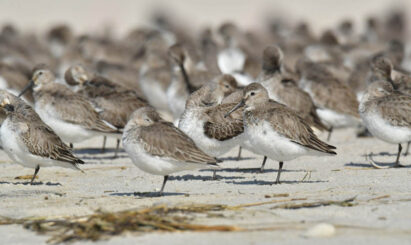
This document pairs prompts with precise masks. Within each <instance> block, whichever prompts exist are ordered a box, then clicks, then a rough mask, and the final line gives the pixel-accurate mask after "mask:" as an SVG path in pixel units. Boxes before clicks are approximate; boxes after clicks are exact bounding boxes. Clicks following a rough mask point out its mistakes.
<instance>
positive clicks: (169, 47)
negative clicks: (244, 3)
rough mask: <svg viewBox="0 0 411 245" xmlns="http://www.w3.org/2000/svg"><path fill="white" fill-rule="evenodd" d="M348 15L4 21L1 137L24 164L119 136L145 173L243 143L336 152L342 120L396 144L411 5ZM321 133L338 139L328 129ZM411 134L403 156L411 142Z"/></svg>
mask: <svg viewBox="0 0 411 245" xmlns="http://www.w3.org/2000/svg"><path fill="white" fill-rule="evenodd" d="M361 25H362V26H361V27H360V25H358V26H355V25H354V22H353V21H351V20H350V19H346V20H343V21H341V22H340V23H339V24H338V25H337V26H330V27H329V28H328V29H326V30H324V31H322V32H321V33H319V34H314V32H313V31H312V27H311V25H310V23H309V22H295V21H292V20H288V19H280V18H273V19H271V20H268V21H267V22H266V23H264V26H265V28H264V29H262V30H257V29H255V30H246V29H244V28H241V27H240V26H237V25H236V24H235V23H233V22H224V23H221V25H219V26H217V27H213V28H212V27H207V28H201V29H198V30H196V31H191V30H190V29H189V28H187V27H186V26H185V25H184V24H182V23H176V22H174V21H173V18H170V17H168V16H161V15H159V16H156V17H155V18H153V22H152V26H151V27H136V28H134V29H132V30H130V31H129V32H128V33H127V34H126V35H125V36H123V37H118V36H114V35H112V34H111V32H109V31H108V32H104V33H94V34H90V33H87V34H81V35H80V34H76V33H75V32H74V31H73V30H72V28H71V27H70V26H69V25H66V24H62V25H56V26H53V27H51V28H50V29H49V30H47V31H45V32H42V33H32V32H23V31H20V30H19V29H18V28H17V27H16V26H14V25H13V24H12V23H10V24H4V25H3V27H2V29H1V33H0V89H1V90H0V108H1V110H0V119H1V128H0V143H1V146H2V150H3V151H4V152H6V153H7V155H8V156H9V157H10V158H11V159H12V161H13V162H16V163H18V164H20V165H22V166H24V167H29V168H34V169H35V172H34V175H33V178H32V179H31V184H33V182H34V180H35V177H36V175H37V173H38V172H39V170H40V168H41V167H48V166H60V167H65V168H72V169H77V170H81V169H80V168H79V165H81V164H84V162H83V161H82V160H81V159H80V158H79V157H77V156H75V154H74V153H73V152H74V151H73V149H74V148H75V146H76V143H78V142H82V141H84V140H87V139H90V138H92V137H96V136H100V137H101V139H102V140H103V146H102V149H101V151H102V152H104V151H105V144H106V140H116V141H117V147H116V151H115V154H114V156H113V157H114V158H115V157H117V153H118V150H119V147H120V146H122V147H123V148H124V150H125V151H126V152H127V154H128V156H129V157H130V158H131V160H132V162H133V163H134V164H135V165H136V166H137V167H138V168H139V169H141V170H142V171H145V172H148V173H150V174H153V175H161V176H164V181H163V185H162V188H161V190H160V192H159V193H160V194H162V193H163V190H164V187H165V184H166V182H167V179H168V176H169V175H170V174H173V173H176V172H179V171H184V170H194V169H204V168H209V169H212V170H214V178H216V175H215V173H216V171H218V170H219V169H220V167H219V165H218V163H219V162H221V156H222V155H223V154H225V153H227V152H229V151H230V150H232V149H233V148H235V147H239V152H238V156H237V159H240V158H241V151H242V149H246V150H248V151H251V152H253V153H255V154H257V155H261V156H262V157H263V158H262V159H263V162H262V165H261V170H260V171H264V165H265V163H266V161H267V159H272V160H274V161H277V162H279V168H278V172H277V178H276V180H275V182H274V183H276V184H280V183H281V180H280V176H281V170H282V168H283V165H284V163H285V162H287V161H290V160H293V159H295V158H298V157H301V156H306V155H311V156H333V155H336V154H337V147H338V145H337V146H334V145H331V144H330V143H328V142H330V139H331V138H332V131H333V129H336V128H347V127H353V128H356V129H357V136H358V137H372V136H374V137H376V138H378V139H380V140H383V141H385V142H388V143H392V144H397V145H398V154H397V157H396V160H395V162H394V164H393V165H387V164H381V163H377V162H375V161H374V160H373V159H372V158H371V155H370V163H371V164H372V166H374V167H375V168H388V167H402V166H404V165H402V164H401V163H400V161H399V159H400V156H401V153H402V145H401V144H405V143H407V144H408V142H410V141H411V97H410V96H411V56H409V55H408V54H407V52H406V51H407V49H406V47H407V45H408V43H407V41H408V40H407V35H408V33H407V26H406V18H405V13H403V12H401V11H393V12H389V13H386V14H384V15H379V16H370V17H368V18H367V19H366V20H365V21H364V23H361ZM320 132H323V133H324V135H325V134H328V137H319V136H318V134H319V133H320ZM408 146H409V145H407V149H406V152H405V155H406V154H408Z"/></svg>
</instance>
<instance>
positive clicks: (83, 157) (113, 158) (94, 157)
mask: <svg viewBox="0 0 411 245" xmlns="http://www.w3.org/2000/svg"><path fill="white" fill-rule="evenodd" d="M122 158H127V156H126V155H123V156H122V155H117V157H114V156H90V155H83V156H80V159H81V160H86V161H87V160H97V161H98V160H117V159H122Z"/></svg>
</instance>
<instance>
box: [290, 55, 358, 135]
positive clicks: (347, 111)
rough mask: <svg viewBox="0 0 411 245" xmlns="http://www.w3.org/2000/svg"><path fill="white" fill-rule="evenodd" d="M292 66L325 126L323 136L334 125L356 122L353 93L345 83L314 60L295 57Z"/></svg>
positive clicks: (334, 126) (344, 125)
mask: <svg viewBox="0 0 411 245" xmlns="http://www.w3.org/2000/svg"><path fill="white" fill-rule="evenodd" d="M296 70H297V72H298V73H299V75H300V80H299V82H298V83H299V87H301V88H302V89H303V90H304V91H306V92H307V93H308V94H309V95H310V96H311V98H312V100H313V102H314V105H315V106H316V107H317V110H316V112H317V114H318V116H319V117H320V118H321V121H322V122H323V123H324V124H325V125H326V126H327V127H328V128H329V134H328V138H327V140H329V139H330V136H331V132H332V130H333V129H334V128H341V127H350V126H357V125H359V123H360V121H361V120H360V115H359V114H358V101H357V97H356V95H355V93H354V92H353V91H352V90H351V89H350V88H349V87H348V86H346V85H345V84H344V83H342V82H340V81H339V80H338V79H337V78H336V77H334V76H333V75H332V74H331V73H330V72H329V71H328V70H327V69H326V68H325V67H323V66H322V65H321V64H318V63H314V62H311V61H307V60H299V61H298V62H297V65H296Z"/></svg>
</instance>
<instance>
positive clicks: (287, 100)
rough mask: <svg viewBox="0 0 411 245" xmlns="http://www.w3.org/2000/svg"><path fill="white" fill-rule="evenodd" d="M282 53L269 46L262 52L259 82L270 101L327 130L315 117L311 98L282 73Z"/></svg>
mask: <svg viewBox="0 0 411 245" xmlns="http://www.w3.org/2000/svg"><path fill="white" fill-rule="evenodd" d="M282 60H283V53H282V51H281V49H280V48H279V47H277V46H269V47H267V48H265V49H264V51H263V67H262V72H261V74H260V77H259V80H260V82H261V84H262V85H263V86H264V88H265V89H267V92H268V95H269V97H270V99H272V100H275V101H277V102H279V103H282V104H284V105H286V106H288V107H290V108H291V109H293V110H295V111H296V112H297V113H298V115H299V116H300V117H302V118H303V119H304V120H306V121H307V122H308V123H309V124H310V125H311V126H312V127H315V128H317V129H318V130H328V128H327V127H326V126H325V125H324V124H323V123H322V122H321V119H320V117H319V116H318V115H317V111H316V109H317V108H316V107H315V105H314V102H313V100H312V99H311V96H310V95H309V94H308V93H307V92H305V91H303V90H302V89H301V88H299V87H298V85H297V83H296V82H295V81H294V80H293V79H292V78H291V77H290V75H291V74H287V72H284V71H283V70H284V68H283V64H282Z"/></svg>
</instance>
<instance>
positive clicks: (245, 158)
mask: <svg viewBox="0 0 411 245" xmlns="http://www.w3.org/2000/svg"><path fill="white" fill-rule="evenodd" d="M253 159H255V157H241V158H240V159H238V158H237V157H222V158H218V160H220V161H223V162H225V161H234V162H240V161H246V160H253Z"/></svg>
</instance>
